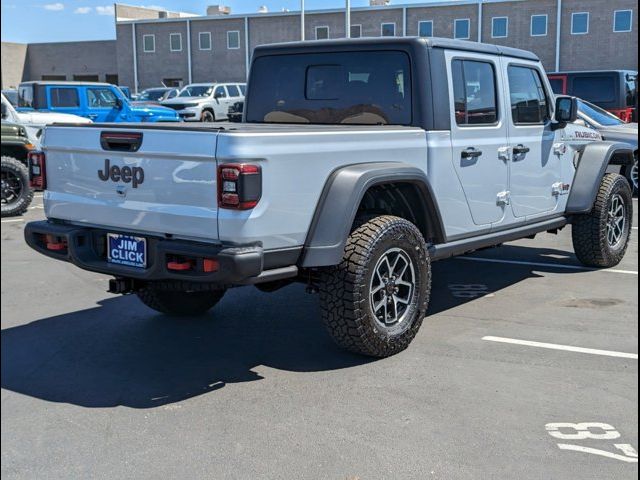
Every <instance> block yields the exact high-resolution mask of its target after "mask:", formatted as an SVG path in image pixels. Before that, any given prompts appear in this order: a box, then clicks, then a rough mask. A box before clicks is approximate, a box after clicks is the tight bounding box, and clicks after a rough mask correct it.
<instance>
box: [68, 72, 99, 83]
mask: <svg viewBox="0 0 640 480" xmlns="http://www.w3.org/2000/svg"><path fill="white" fill-rule="evenodd" d="M73 80H74V81H76V82H99V81H100V77H99V76H98V75H84V74H81V75H74V76H73Z"/></svg>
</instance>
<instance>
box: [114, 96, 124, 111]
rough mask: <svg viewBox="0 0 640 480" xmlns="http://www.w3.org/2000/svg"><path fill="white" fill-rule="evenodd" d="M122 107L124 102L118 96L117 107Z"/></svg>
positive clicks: (120, 108) (119, 108)
mask: <svg viewBox="0 0 640 480" xmlns="http://www.w3.org/2000/svg"><path fill="white" fill-rule="evenodd" d="M122 107H124V102H123V101H122V99H121V98H116V108H117V109H118V110H122Z"/></svg>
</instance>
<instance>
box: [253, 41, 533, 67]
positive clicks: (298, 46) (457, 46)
mask: <svg viewBox="0 0 640 480" xmlns="http://www.w3.org/2000/svg"><path fill="white" fill-rule="evenodd" d="M393 45H398V46H402V45H411V46H413V47H416V46H418V47H423V48H443V49H447V50H459V51H464V52H475V53H485V54H489V55H501V56H506V57H514V58H522V59H525V60H532V61H539V60H540V59H539V58H538V56H537V55H536V54H535V53H532V52H529V51H527V50H520V49H518V48H511V47H503V46H501V45H492V44H489V43H478V42H470V41H466V40H453V39H451V38H439V37H431V38H422V37H395V38H355V39H341V40H316V41H307V42H290V43H278V44H271V45H261V46H259V47H258V48H257V49H256V53H257V54H264V53H267V52H271V53H277V52H278V51H287V50H309V51H326V50H330V49H340V50H344V49H345V48H347V47H350V46H352V47H356V48H369V47H376V46H385V47H386V48H388V47H389V46H393Z"/></svg>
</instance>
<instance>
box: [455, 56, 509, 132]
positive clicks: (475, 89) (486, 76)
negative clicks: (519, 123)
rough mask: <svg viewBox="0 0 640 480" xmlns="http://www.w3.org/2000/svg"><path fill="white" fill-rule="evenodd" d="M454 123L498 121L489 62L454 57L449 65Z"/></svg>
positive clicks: (491, 69)
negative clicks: (451, 74) (455, 58)
mask: <svg viewBox="0 0 640 480" xmlns="http://www.w3.org/2000/svg"><path fill="white" fill-rule="evenodd" d="M451 67H452V73H453V92H454V107H455V117H456V123H457V124H458V125H461V126H464V125H491V124H494V123H496V122H497V121H498V103H497V95H496V79H495V70H494V68H493V65H492V64H490V63H487V62H478V61H474V60H454V61H453V63H452V65H451Z"/></svg>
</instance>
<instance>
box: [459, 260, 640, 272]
mask: <svg viewBox="0 0 640 480" xmlns="http://www.w3.org/2000/svg"><path fill="white" fill-rule="evenodd" d="M457 260H466V261H468V262H486V263H504V264H507V265H526V266H530V267H546V268H560V269H565V270H579V271H583V272H606V273H623V274H625V275H638V272H635V271H633V270H617V269H615V268H589V267H581V266H579V265H563V264H561V263H544V262H525V261H521V260H500V259H497V258H479V257H457Z"/></svg>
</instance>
